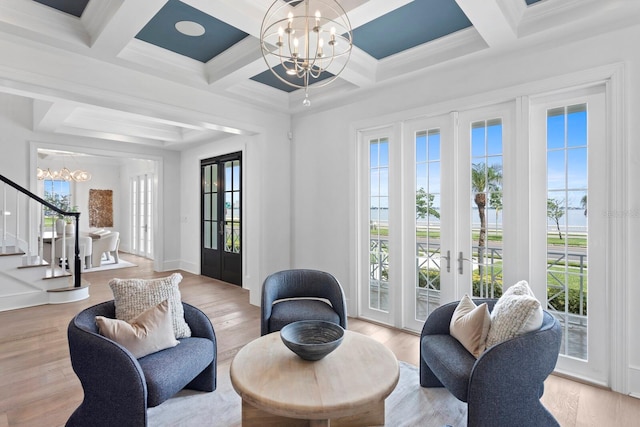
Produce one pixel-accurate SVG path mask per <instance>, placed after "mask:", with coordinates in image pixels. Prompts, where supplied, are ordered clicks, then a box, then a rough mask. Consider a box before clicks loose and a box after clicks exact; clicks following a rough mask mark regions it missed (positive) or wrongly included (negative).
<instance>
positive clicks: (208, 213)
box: [200, 153, 242, 286]
mask: <svg viewBox="0 0 640 427" xmlns="http://www.w3.org/2000/svg"><path fill="white" fill-rule="evenodd" d="M200 170H201V178H202V188H201V196H202V197H201V205H202V212H201V218H202V222H201V233H202V234H201V235H202V242H201V273H202V274H203V275H205V276H209V277H213V278H215V279H219V280H223V281H225V282H229V283H233V284H236V285H240V286H242V227H241V226H242V203H241V202H242V153H233V154H228V155H225V156H220V157H216V158H212V159H207V160H202V162H201V166H200Z"/></svg>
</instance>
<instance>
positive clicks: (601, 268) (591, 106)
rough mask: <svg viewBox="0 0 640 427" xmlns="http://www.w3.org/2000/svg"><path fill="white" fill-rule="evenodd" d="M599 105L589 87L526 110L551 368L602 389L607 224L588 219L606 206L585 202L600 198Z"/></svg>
mask: <svg viewBox="0 0 640 427" xmlns="http://www.w3.org/2000/svg"><path fill="white" fill-rule="evenodd" d="M604 106H605V96H604V89H603V88H597V87H594V88H589V89H583V90H579V91H575V92H573V93H572V94H569V95H564V96H563V95H557V96H554V97H551V98H550V100H548V101H540V102H536V103H535V104H534V107H533V109H532V111H533V115H532V117H533V123H532V127H533V132H532V134H533V143H534V147H535V148H536V149H535V151H534V159H533V160H534V163H533V165H534V167H537V168H538V167H542V168H544V169H543V170H546V174H544V175H543V177H541V178H542V180H544V182H543V183H542V182H536V183H535V184H540V186H541V188H542V189H543V191H534V197H535V199H536V200H537V202H536V206H538V205H544V206H545V207H546V210H542V209H540V210H537V212H538V215H539V217H536V218H534V220H535V221H536V227H535V230H536V233H538V230H539V234H536V239H537V240H535V241H534V246H533V247H534V251H535V252H534V255H536V257H537V256H539V255H540V254H543V256H544V261H542V262H540V263H538V264H537V267H536V268H535V269H534V271H533V272H534V274H535V279H536V282H541V283H544V284H545V286H546V289H545V290H546V304H545V308H546V310H548V311H549V312H550V313H552V314H553V315H554V316H555V317H556V318H557V319H558V320H559V321H560V324H561V326H562V333H563V337H562V344H561V349H560V357H559V359H558V364H557V369H558V370H559V371H561V372H566V373H568V374H570V375H573V376H578V377H582V378H584V379H586V380H589V381H592V382H595V383H598V384H602V385H607V384H608V368H607V358H608V355H609V353H608V346H607V345H605V344H604V343H605V342H606V339H607V334H606V331H607V316H606V313H607V305H606V300H607V298H606V286H605V285H606V282H607V280H606V257H607V256H606V253H607V252H606V239H605V238H604V237H603V236H606V235H607V225H606V218H605V216H604V215H593V214H592V212H605V211H606V203H607V200H606V197H595V196H594V197H591V196H590V194H597V195H606V194H607V191H606V182H607V174H606V167H605V162H603V159H605V158H606V144H605V117H606V113H605V107H604ZM534 178H535V177H534ZM538 179H539V180H540V177H539V178H538ZM543 216H544V220H543ZM536 259H538V258H536ZM542 266H544V267H545V268H544V269H542V268H541V267H542ZM539 271H543V272H544V274H539V273H538V272H539Z"/></svg>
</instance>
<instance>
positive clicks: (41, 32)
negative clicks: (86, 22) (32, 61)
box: [0, 0, 89, 47]
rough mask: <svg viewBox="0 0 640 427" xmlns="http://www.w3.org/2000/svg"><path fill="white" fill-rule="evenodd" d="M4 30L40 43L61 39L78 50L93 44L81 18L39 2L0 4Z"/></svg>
mask: <svg viewBox="0 0 640 427" xmlns="http://www.w3.org/2000/svg"><path fill="white" fill-rule="evenodd" d="M0 28H1V29H3V30H5V31H6V32H8V33H13V34H17V35H21V36H24V37H26V38H29V39H31V40H35V41H37V42H44V43H51V40H58V41H62V42H64V43H70V44H72V45H74V46H75V47H79V46H80V47H86V46H87V45H88V42H89V35H88V33H87V32H86V30H85V28H84V26H83V25H82V23H81V22H80V20H79V19H78V18H76V17H75V16H72V15H68V14H66V13H63V12H59V11H57V10H54V9H52V8H50V7H49V6H45V5H43V4H40V3H37V2H35V1H24V0H2V1H0Z"/></svg>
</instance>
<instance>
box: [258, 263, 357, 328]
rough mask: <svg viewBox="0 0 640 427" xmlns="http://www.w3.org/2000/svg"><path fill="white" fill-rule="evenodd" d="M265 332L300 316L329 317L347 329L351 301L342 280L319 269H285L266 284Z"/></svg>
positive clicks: (262, 325) (315, 318)
mask: <svg viewBox="0 0 640 427" xmlns="http://www.w3.org/2000/svg"><path fill="white" fill-rule="evenodd" d="M261 313H262V316H261V323H260V328H261V331H260V332H261V335H266V334H268V333H271V332H275V331H279V330H280V329H282V328H283V327H284V326H285V325H287V324H289V323H291V322H295V321H298V320H325V321H327V322H333V323H336V324H338V325H340V326H342V327H343V328H344V329H347V303H346V300H345V297H344V291H343V290H342V286H340V283H339V282H338V280H337V279H336V278H335V277H333V276H332V275H331V274H329V273H326V272H324V271H318V270H284V271H279V272H277V273H273V274H271V275H270V276H269V277H267V278H266V279H265V281H264V284H263V285H262V306H261Z"/></svg>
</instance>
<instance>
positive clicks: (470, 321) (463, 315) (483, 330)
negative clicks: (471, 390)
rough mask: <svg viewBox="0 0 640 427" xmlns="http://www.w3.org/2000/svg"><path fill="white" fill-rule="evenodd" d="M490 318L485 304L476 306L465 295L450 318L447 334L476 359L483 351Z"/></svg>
mask: <svg viewBox="0 0 640 427" xmlns="http://www.w3.org/2000/svg"><path fill="white" fill-rule="evenodd" d="M490 326H491V316H490V315H489V309H488V308H487V303H482V304H480V305H478V306H476V304H475V303H474V302H473V300H472V299H471V298H470V297H469V295H465V296H464V297H463V298H462V299H461V300H460V302H459V303H458V306H457V307H456V309H455V311H454V312H453V316H452V317H451V323H450V324H449V333H450V334H451V336H452V337H454V338H455V339H457V340H458V341H460V344H462V345H463V346H464V348H466V349H467V351H468V352H469V353H471V354H473V356H474V357H475V358H476V359H477V358H478V357H480V355H481V354H482V352H483V351H484V349H485V345H486V342H487V333H488V332H489V327H490Z"/></svg>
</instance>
